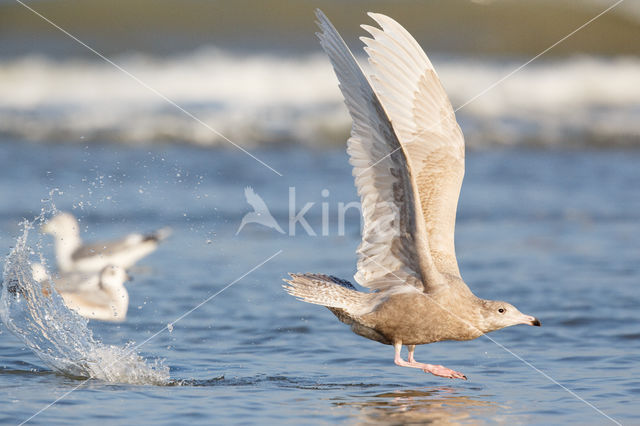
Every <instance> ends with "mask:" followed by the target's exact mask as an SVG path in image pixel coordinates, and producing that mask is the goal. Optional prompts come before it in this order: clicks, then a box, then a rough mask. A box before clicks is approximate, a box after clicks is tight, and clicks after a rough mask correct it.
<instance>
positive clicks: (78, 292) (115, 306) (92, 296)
mask: <svg viewBox="0 0 640 426" xmlns="http://www.w3.org/2000/svg"><path fill="white" fill-rule="evenodd" d="M31 271H32V275H33V279H34V280H36V281H38V282H40V283H42V284H43V287H42V289H43V292H45V293H46V292H47V291H48V287H47V286H46V284H47V282H50V283H52V284H53V285H54V287H55V290H56V291H57V292H58V294H60V296H61V297H62V299H63V300H64V303H65V305H67V307H68V308H69V309H72V310H74V311H76V312H77V313H78V314H80V315H82V316H83V317H85V318H89V319H97V320H101V321H113V322H121V321H124V320H125V319H126V317H127V310H128V309H129V293H128V292H127V289H126V288H125V286H124V282H125V281H127V280H128V279H129V276H128V275H127V272H126V271H125V270H124V269H123V268H121V267H119V266H113V265H108V266H105V267H104V268H103V269H102V270H101V271H100V272H99V273H89V274H87V273H81V272H72V273H67V274H62V275H60V276H58V277H52V276H50V275H49V273H48V272H47V270H46V268H45V267H44V266H43V265H42V264H40V263H33V264H32V265H31Z"/></svg>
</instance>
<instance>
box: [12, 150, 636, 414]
mask: <svg viewBox="0 0 640 426" xmlns="http://www.w3.org/2000/svg"><path fill="white" fill-rule="evenodd" d="M255 154H256V155H257V156H258V157H260V158H261V159H262V160H264V161H265V162H267V163H268V164H269V165H271V166H272V167H273V168H275V169H277V170H278V171H280V172H281V173H282V174H283V175H284V176H283V177H278V176H277V175H276V174H274V173H273V172H271V171H270V170H268V169H267V168H265V167H263V166H261V165H259V164H258V163H256V162H255V161H254V160H253V159H251V158H250V157H248V156H246V155H244V154H242V153H241V152H239V151H234V150H222V149H220V150H217V149H207V150H201V149H198V148H193V147H177V146H173V147H170V146H167V147H162V146H157V145H156V146H153V147H148V148H144V147H143V148H126V147H122V146H116V147H114V146H113V145H92V146H90V147H83V146H78V145H68V146H67V145H56V146H47V145H31V144H26V143H19V142H4V143H1V144H0V158H2V161H3V164H5V165H6V166H3V167H0V199H2V200H3V202H2V203H1V204H0V246H2V248H3V251H4V253H8V251H9V248H10V247H12V246H14V245H15V242H16V238H17V237H18V236H19V235H21V230H20V228H19V225H18V222H19V221H20V219H21V218H23V217H25V218H33V217H34V216H36V215H37V214H39V213H40V209H41V207H42V203H41V200H42V199H46V198H48V197H49V192H50V191H51V190H53V189H56V191H54V202H55V204H56V206H57V207H58V208H59V209H62V210H71V211H73V212H74V213H75V214H76V215H77V216H78V217H79V218H80V219H81V227H82V229H83V235H84V237H85V238H86V239H88V240H98V239H101V238H105V239H106V238H113V237H116V236H119V235H122V234H124V233H127V232H133V231H145V230H152V229H155V228H158V227H162V226H165V225H169V226H171V227H172V228H173V230H174V233H173V235H172V236H171V238H170V239H169V240H168V241H167V243H166V244H164V245H163V246H162V247H161V248H160V249H159V250H158V251H156V252H155V253H153V254H152V255H150V256H149V257H148V258H146V259H144V260H143V261H141V262H140V263H139V264H138V266H137V267H136V268H135V269H134V270H133V271H132V275H133V276H134V281H133V282H130V283H128V284H127V285H128V289H129V293H130V299H131V305H130V308H129V316H128V319H127V321H126V322H125V323H123V324H120V325H118V324H107V323H100V322H95V321H91V322H89V327H90V328H91V329H92V331H93V334H94V337H95V338H96V339H99V340H101V341H102V342H103V343H104V344H109V345H119V346H124V345H125V344H127V343H129V342H130V341H135V342H138V343H139V342H143V341H144V340H145V339H147V338H149V337H151V336H152V335H153V334H154V333H156V332H158V331H160V330H163V329H164V331H163V332H161V333H160V334H158V336H156V337H154V338H152V339H150V340H149V341H148V342H147V343H145V344H144V346H142V347H141V348H140V350H139V352H140V353H141V355H143V356H144V357H146V358H149V359H158V358H159V359H164V363H165V365H167V366H168V367H169V368H170V375H171V379H172V381H171V382H170V385H169V386H152V385H132V384H117V383H107V382H103V381H99V380H91V381H88V382H86V383H83V382H82V381H81V380H79V379H77V378H71V377H66V376H64V375H61V374H59V373H54V372H52V371H51V369H50V368H48V367H47V366H46V365H45V364H43V362H42V361H40V360H39V359H38V358H37V357H36V356H35V355H34V354H33V353H32V352H31V351H29V350H28V349H25V348H24V347H23V344H22V342H21V341H20V340H18V339H17V338H16V337H15V336H14V335H12V334H11V333H9V331H8V330H7V329H6V328H5V327H4V326H2V327H0V330H1V332H0V422H2V423H20V422H22V421H24V420H26V419H28V418H29V417H31V416H32V415H33V414H35V413H37V412H38V411H39V410H42V409H44V408H46V407H47V406H48V405H49V404H51V403H52V402H53V401H55V400H56V399H57V398H60V397H63V398H62V399H61V400H60V401H59V402H57V403H56V404H54V405H52V406H51V407H49V408H46V410H44V411H43V412H41V413H40V414H38V415H37V416H36V417H34V418H33V419H32V420H31V421H32V422H33V423H42V424H63V423H68V422H72V421H73V422H86V423H90V422H91V423H94V422H101V423H103V424H116V423H120V424H125V423H130V424H131V423H136V424H179V423H186V422H190V423H213V422H215V423H221V424H222V423H224V424H228V423H273V422H282V423H310V424H313V423H330V422H344V423H378V422H379V423H386V424H389V423H394V424H398V423H408V422H429V421H438V422H442V423H447V422H449V423H454V424H455V423H494V422H501V423H520V424H522V423H537V424H549V423H575V424H584V423H592V424H603V423H606V422H608V421H610V420H609V419H607V417H605V414H606V415H607V416H610V417H611V418H612V419H615V420H617V421H619V422H621V423H625V424H634V423H638V422H640V408H638V407H640V379H639V378H640V367H639V365H640V326H639V319H640V313H639V311H638V306H639V305H640V292H639V291H638V283H639V281H640V280H639V278H640V266H639V262H638V259H639V258H640V245H639V244H638V239H639V237H640V225H639V224H640V196H639V195H638V188H639V187H640V168H638V163H639V161H640V153H638V152H635V151H630V152H604V151H591V152H550V151H506V150H505V151H487V152H481V153H479V152H469V153H468V155H467V174H466V178H465V183H464V185H463V190H462V196H461V204H460V208H459V214H458V225H457V236H456V237H457V238H456V242H457V250H458V256H459V260H460V267H461V270H462V274H463V277H464V278H465V280H466V281H467V283H469V284H470V286H471V288H472V289H473V291H474V292H475V293H476V294H477V295H479V296H481V297H485V298H499V299H505V300H508V301H510V302H512V303H514V304H515V305H517V306H518V307H519V308H520V309H521V310H522V311H523V312H526V313H530V314H533V315H536V316H537V317H538V318H540V319H541V321H542V324H543V326H542V327H540V328H537V327H536V328H534V327H525V326H518V327H512V328H510V329H506V330H502V331H499V332H495V333H492V334H490V337H491V339H493V340H495V342H494V341H491V340H490V339H488V338H485V337H482V338H479V339H477V340H475V341H470V342H443V343H438V344H434V345H428V346H421V347H418V348H417V351H416V356H417V358H418V359H419V360H422V361H425V362H431V363H442V364H444V365H446V366H448V367H450V368H453V369H456V370H459V371H462V372H464V373H465V374H466V375H467V376H468V377H469V380H468V381H467V382H461V381H451V380H446V379H442V378H436V377H434V376H431V375H426V374H424V373H422V372H420V371H418V370H413V369H403V368H400V367H396V366H395V365H394V364H393V350H392V348H391V347H389V346H384V345H381V344H379V343H375V342H371V341H368V340H365V339H363V338H361V337H359V336H356V335H354V334H352V333H351V332H350V331H349V330H348V328H347V327H346V326H345V325H343V324H341V323H339V322H338V321H337V320H336V319H335V318H334V317H333V315H332V314H331V313H330V312H329V311H328V310H326V309H324V308H321V307H318V306H313V305H308V304H303V303H300V302H297V301H296V300H295V299H293V298H292V297H290V296H288V295H287V294H286V293H285V292H284V291H283V290H282V289H281V287H280V284H281V279H282V278H284V277H285V276H286V273H287V272H325V273H331V274H334V275H337V276H339V277H343V278H347V279H350V278H351V276H352V275H353V273H354V272H355V260H356V258H355V254H354V250H355V248H356V246H357V244H358V242H359V218H358V214H357V211H356V210H355V209H352V210H349V211H348V213H347V214H346V220H345V225H344V228H345V232H344V235H340V234H341V233H340V232H339V229H338V228H339V220H338V205H339V203H345V204H346V203H349V202H351V201H355V200H356V194H355V190H354V188H353V183H352V182H353V181H352V177H351V170H350V167H349V166H348V163H347V158H346V154H344V152H343V151H342V150H335V151H313V150H298V149H291V148H282V149H276V150H270V151H256V152H255ZM245 186H252V187H253V188H254V190H255V191H256V193H258V194H259V195H261V196H262V197H263V198H264V200H265V202H266V203H267V205H268V206H269V208H270V209H271V212H272V213H273V215H274V217H275V218H276V220H277V221H278V222H279V223H280V225H281V226H282V227H283V228H284V229H285V230H286V231H291V230H290V229H288V225H287V221H288V216H289V210H290V204H291V205H292V206H291V208H293V209H294V214H295V213H298V212H299V211H300V210H301V209H302V208H303V207H304V206H305V204H306V203H314V204H313V205H312V206H311V207H309V209H308V212H307V213H306V215H305V218H306V219H307V220H308V222H309V226H310V228H311V229H312V230H313V231H314V232H315V233H316V234H317V236H310V235H308V233H307V231H306V230H305V229H304V228H303V227H302V226H301V225H300V224H298V226H297V227H296V228H295V235H282V234H279V233H277V232H276V231H274V230H270V229H267V228H264V227H261V226H260V225H256V224H249V225H247V226H246V227H245V228H244V229H243V230H242V231H241V232H240V233H239V234H238V235H236V230H237V229H238V226H239V225H240V221H241V219H242V216H243V215H244V214H245V213H247V212H249V211H251V208H250V206H249V205H248V204H247V203H246V201H245V198H244V192H243V190H244V187H245ZM291 188H293V189H291ZM325 189H326V190H328V193H327V192H326V191H325V192H324V193H323V190H325ZM294 194H295V200H293V199H292V198H293V197H294ZM323 203H324V205H325V206H326V207H324V208H323ZM323 212H324V213H326V214H325V217H326V218H327V221H326V222H327V224H328V228H327V229H326V231H327V232H325V234H328V235H323V232H322V231H323V228H322V224H323ZM290 233H291V232H287V234H290ZM32 237H34V238H36V239H37V235H32ZM43 241H44V243H45V244H44V247H43V252H44V254H45V256H47V257H48V258H49V259H52V257H51V256H52V247H51V245H50V240H48V239H46V238H45V239H43ZM274 255H275V257H273V259H272V260H270V261H268V262H267V263H265V264H264V265H262V266H260V267H258V268H256V269H254V268H255V267H256V266H257V265H260V264H261V263H262V262H264V261H265V260H266V259H268V258H270V257H271V256H274ZM249 271H251V272H250V273H248V274H247V272H249ZM232 283H234V284H233V285H231V286H230V287H228V288H227V289H226V290H224V291H223V292H222V293H220V294H219V295H217V296H215V297H213V298H212V299H211V300H209V301H208V302H207V303H204V304H202V305H201V306H199V307H198V308H197V309H196V310H194V311H193V312H192V313H190V314H189V315H187V316H185V317H184V318H183V319H181V320H179V321H177V322H175V321H176V319H178V318H179V317H180V316H181V315H182V314H184V313H185V312H187V311H189V310H191V309H193V308H194V307H196V306H198V305H199V304H200V303H201V302H203V301H204V300H205V299H207V298H208V297H210V296H213V295H214V294H215V293H216V292H218V291H220V290H221V289H223V288H224V287H225V286H228V285H229V284H232ZM173 322H175V323H174V324H173V327H172V331H171V332H169V330H168V329H167V324H169V323H173ZM496 343H498V344H496ZM516 355H517V357H521V358H522V360H521V359H518V358H517V357H516ZM523 360H524V361H526V362H523ZM555 381H557V383H556V382H555ZM559 384H561V385H562V386H560V385H559ZM563 387H566V389H565V388H563ZM76 388H77V389H76ZM74 389H76V390H75V391H73V392H71V393H69V392H70V391H72V390H74ZM568 390H570V391H572V392H574V393H575V395H574V394H571V393H569V392H568ZM65 394H66V396H65ZM581 398H582V399H583V400H581ZM596 407H597V410H602V413H601V412H599V411H597V410H596ZM603 413H605V414H603Z"/></svg>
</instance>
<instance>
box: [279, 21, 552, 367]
mask: <svg viewBox="0 0 640 426" xmlns="http://www.w3.org/2000/svg"><path fill="white" fill-rule="evenodd" d="M316 14H317V17H318V21H319V22H318V24H319V26H320V28H321V30H322V31H321V33H319V34H318V37H319V38H320V43H321V44H322V47H323V48H324V50H325V52H326V53H327V54H328V55H329V59H330V60H331V63H332V64H333V68H334V69H335V72H336V75H337V77H338V80H339V81H340V89H341V90H342V93H343V95H344V97H345V102H346V104H347V107H348V109H349V112H350V113H351V117H352V119H353V128H352V131H351V137H350V138H349V141H348V148H347V152H348V153H349V156H350V163H351V165H352V166H353V174H354V176H355V183H356V187H357V189H358V194H359V195H360V199H361V202H362V214H363V217H364V227H363V230H362V243H361V244H360V247H359V248H358V256H359V259H358V272H357V273H356V275H355V279H356V281H357V282H358V283H359V284H360V285H362V286H364V287H368V288H369V289H370V290H371V292H370V293H363V292H360V291H357V290H356V288H355V287H354V286H353V285H352V284H351V283H349V282H348V281H344V280H341V279H338V278H335V277H333V276H330V275H321V274H291V279H290V280H285V281H286V282H287V283H288V284H289V285H287V286H285V289H286V290H287V292H289V294H291V295H293V296H295V297H297V298H299V299H300V300H302V301H304V302H308V303H314V304H317V305H323V306H326V307H327V308H329V309H330V310H331V311H332V312H333V313H334V314H335V315H336V316H337V317H338V319H340V321H342V322H344V323H346V324H349V325H350V326H351V329H352V330H353V331H354V332H355V333H357V334H359V335H361V336H364V337H366V338H369V339H372V340H376V341H378V342H381V343H384V344H388V345H393V346H394V348H395V363H396V364H397V365H399V366H402V367H413V368H420V369H422V370H424V371H425V372H427V373H432V374H434V375H436V376H442V377H449V378H459V379H466V377H465V376H464V375H463V374H462V373H459V372H457V371H453V370H450V369H448V368H446V367H443V366H441V365H432V364H424V363H420V362H417V361H416V360H415V359H414V357H413V353H414V349H415V345H421V344H426V343H433V342H439V341H442V340H470V339H475V338H476V337H479V336H481V335H482V334H484V333H488V332H490V331H494V330H499V329H501V328H504V327H508V326H511V325H516V324H528V325H536V326H539V325H540V321H538V320H537V319H536V318H534V317H532V316H529V315H524V314H522V313H521V312H520V311H518V309H516V308H515V307H514V306H513V305H510V304H509V303H506V302H501V301H493V300H484V299H480V298H478V297H476V296H475V295H474V294H473V293H472V292H471V290H469V287H467V285H466V284H465V282H464V281H463V279H462V277H461V276H460V271H459V269H458V262H457V260H456V254H455V247H454V228H455V218H456V208H457V204H458V196H459V193H460V186H461V185H462V178H463V175H464V139H463V136H462V132H461V130H460V127H459V126H458V123H457V122H456V118H455V113H454V111H453V108H452V106H451V103H450V102H449V99H448V97H447V95H446V93H445V91H444V89H443V87H442V85H441V84H440V80H439V78H438V75H437V74H436V72H435V70H434V68H433V65H432V64H431V62H430V61H429V59H428V58H427V56H426V54H425V53H424V51H423V50H422V49H421V48H420V46H419V45H418V43H417V42H416V41H415V39H414V38H413V37H412V36H411V35H410V34H409V33H408V32H407V31H406V30H405V29H404V28H403V27H402V26H401V25H400V24H398V23H397V22H396V21H394V20H393V19H391V18H389V17H387V16H384V15H381V14H375V13H369V16H370V17H372V18H373V19H374V20H375V21H376V22H377V23H378V24H379V25H380V27H381V28H374V27H371V26H368V25H363V28H364V29H365V30H366V31H368V32H369V33H370V34H371V36H372V37H373V38H362V40H363V42H364V43H365V44H366V45H367V47H365V51H366V52H367V53H368V55H369V62H370V64H371V68H372V73H373V74H372V75H371V77H370V78H369V79H367V77H366V76H365V75H364V74H363V72H362V70H361V68H360V67H359V65H358V63H357V62H356V60H355V58H354V57H353V55H352V53H351V51H350V50H349V48H348V47H347V46H346V44H345V43H344V41H343V40H342V38H341V37H340V35H339V34H338V32H337V31H336V29H335V28H334V27H333V25H332V24H331V22H330V21H329V20H328V19H327V17H326V16H325V15H324V14H323V13H322V12H321V11H319V10H318V11H317V13H316ZM402 345H406V346H407V349H408V350H409V356H408V360H407V361H405V360H404V359H402V357H401V355H400V351H401V349H402Z"/></svg>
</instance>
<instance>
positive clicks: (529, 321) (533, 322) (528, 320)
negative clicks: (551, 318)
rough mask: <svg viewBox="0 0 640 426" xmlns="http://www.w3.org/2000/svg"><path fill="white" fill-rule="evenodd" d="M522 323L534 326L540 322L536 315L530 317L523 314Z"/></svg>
mask: <svg viewBox="0 0 640 426" xmlns="http://www.w3.org/2000/svg"><path fill="white" fill-rule="evenodd" d="M522 323H523V324H526V325H534V326H536V327H540V326H541V325H542V324H540V320H539V319H538V318H536V317H532V316H531V315H525V318H524V321H522Z"/></svg>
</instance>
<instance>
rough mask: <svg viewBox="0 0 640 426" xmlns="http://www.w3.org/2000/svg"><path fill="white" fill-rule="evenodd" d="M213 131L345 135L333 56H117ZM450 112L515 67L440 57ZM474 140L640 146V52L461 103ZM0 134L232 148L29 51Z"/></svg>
mask: <svg viewBox="0 0 640 426" xmlns="http://www.w3.org/2000/svg"><path fill="white" fill-rule="evenodd" d="M116 61H117V62H118V63H119V64H120V65H121V66H122V67H123V68H124V69H126V70H127V71H129V72H131V73H132V74H133V75H135V76H137V77H138V78H139V79H140V80H142V81H144V82H145V83H146V84H148V85H149V86H150V87H153V88H155V89H156V90H158V91H159V92H161V93H162V94H163V95H165V96H167V97H168V98H170V99H171V100H173V101H174V102H176V103H177V104H179V105H180V106H182V107H184V108H185V109H187V110H189V111H190V112H192V113H193V114H194V115H196V116H197V117H198V118H200V119H202V120H203V121H204V122H206V123H207V124H209V125H210V126H211V127H213V128H215V129H216V130H218V131H220V132H222V133H223V134H225V135H226V136H227V137H229V138H231V139H232V140H234V141H236V142H238V143H240V144H242V145H244V146H256V145H260V144H268V143H280V142H290V141H295V142H302V143H307V144H319V143H320V144H324V143H336V144H341V143H343V142H344V139H345V137H346V135H347V134H348V130H349V126H350V119H349V116H348V114H347V112H346V109H345V108H344V106H343V104H342V102H343V101H342V96H341V94H340V92H339V90H338V88H337V84H336V80H335V78H334V76H333V73H332V71H331V68H330V65H329V61H328V60H327V59H326V58H325V57H324V55H323V54H321V53H317V54H312V55H307V56H302V57H279V56H277V55H273V54H263V55H259V54H254V55H243V56H241V55H236V54H232V53H229V52H225V51H221V50H216V49H202V50H199V51H197V52H193V53H190V54H186V55H182V56H173V57H167V58H152V57H149V56H142V55H130V56H126V57H119V58H116ZM433 62H434V64H435V66H436V68H437V69H438V73H439V75H440V77H441V79H442V80H443V84H444V86H445V88H446V90H447V92H448V93H449V95H450V97H451V100H452V103H453V105H454V107H457V106H460V105H463V104H465V103H466V102H467V101H468V100H469V99H471V98H473V97H474V96H475V95H476V94H478V93H480V92H482V91H483V90H485V89H486V88H487V87H490V86H491V85H492V84H494V83H495V82H497V81H498V80H500V79H501V78H503V77H504V76H505V75H507V74H508V73H509V72H511V71H512V70H513V69H515V68H517V67H518V66H519V64H520V63H519V62H516V61H498V60H495V59H493V60H456V59H441V58H438V57H437V56H436V57H435V58H434V61H433ZM458 117H459V120H460V122H461V123H462V126H463V130H464V131H465V134H466V139H467V143H468V144H469V146H472V147H481V146H484V145H491V144H507V145H517V144H546V145H557V146H567V145H571V146H576V145H577V146H580V145H592V144H598V145H603V146H607V145H610V146H620V145H629V144H632V145H633V144H635V145H637V144H638V143H639V142H640V129H639V126H638V125H637V123H638V120H639V119H640V59H638V58H630V57H621V58H615V59H603V58H593V57H574V58H569V59H561V60H553V61H541V62H534V63H532V64H531V65H529V66H527V67H526V68H524V69H523V70H521V71H519V72H518V73H516V74H514V75H513V76H512V77H510V78H509V79H507V80H505V81H504V82H502V83H500V84H498V85H497V86H496V87H495V88H493V89H491V90H490V91H488V92H487V93H486V94H484V95H483V96H480V97H479V98H477V99H476V100H474V101H473V102H471V103H470V104H468V105H466V106H464V108H462V109H461V110H460V111H459V112H458ZM0 133H3V134H5V135H7V136H11V137H19V138H27V139H35V140H44V141H79V142H83V141H88V140H104V141H111V140H115V141H120V142H123V143H130V144H136V143H144V142H155V141H179V142H187V143H194V144H199V145H216V144H220V143H226V142H224V141H223V139H222V138H221V137H220V136H218V135H216V134H215V133H213V132H211V131H210V130H209V129H207V128H206V127H204V126H202V125H201V124H199V123H197V122H195V121H194V120H193V119H191V118H189V117H188V116H186V115H185V114H183V113H182V112H181V111H179V110H178V109H176V108H175V107H173V106H171V105H170V104H169V103H167V102H166V101H165V100H163V99H162V98H161V97H159V96H158V95H157V94H155V93H153V92H151V91H149V90H148V89H147V88H144V87H142V86H141V85H140V84H139V83H138V82H136V81H134V80H133V79H131V78H130V77H128V76H127V75H125V74H124V73H122V72H120V71H118V70H117V69H115V68H114V67H113V66H111V65H109V64H107V63H105V62H99V61H96V60H79V59H74V60H71V59H66V60H61V61H56V60H52V59H46V58H44V57H41V56H28V57H23V58H18V59H13V60H5V61H3V62H0Z"/></svg>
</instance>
